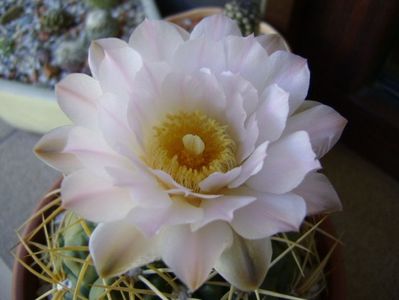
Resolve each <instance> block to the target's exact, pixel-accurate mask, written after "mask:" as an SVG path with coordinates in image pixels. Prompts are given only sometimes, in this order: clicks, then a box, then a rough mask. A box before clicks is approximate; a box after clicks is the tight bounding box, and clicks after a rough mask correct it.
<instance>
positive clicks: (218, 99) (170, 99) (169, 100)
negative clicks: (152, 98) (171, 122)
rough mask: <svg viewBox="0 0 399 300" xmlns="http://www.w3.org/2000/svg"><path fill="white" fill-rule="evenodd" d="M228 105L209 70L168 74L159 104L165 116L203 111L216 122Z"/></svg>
mask: <svg viewBox="0 0 399 300" xmlns="http://www.w3.org/2000/svg"><path fill="white" fill-rule="evenodd" d="M226 105H227V103H226V97H225V95H224V92H223V88H222V87H221V86H220V84H219V82H218V79H217V78H216V76H215V75H213V74H212V73H210V72H209V70H207V69H201V70H197V71H195V72H193V73H192V74H190V75H187V74H183V73H170V74H168V75H167V76H166V78H165V80H164V82H163V85H162V97H161V99H160V101H159V102H158V103H157V106H159V108H160V110H161V111H163V114H164V115H166V114H167V113H175V112H176V111H186V112H190V111H201V112H203V113H205V114H206V115H207V116H209V117H211V118H214V119H216V120H220V119H221V118H222V116H223V115H224V110H225V108H226ZM163 117H164V116H161V119H162V118H163Z"/></svg>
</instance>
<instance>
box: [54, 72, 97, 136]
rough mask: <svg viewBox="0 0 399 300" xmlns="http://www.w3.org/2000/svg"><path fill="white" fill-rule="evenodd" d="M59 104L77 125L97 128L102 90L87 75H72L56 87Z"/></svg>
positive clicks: (95, 81)
mask: <svg viewBox="0 0 399 300" xmlns="http://www.w3.org/2000/svg"><path fill="white" fill-rule="evenodd" d="M55 93H56V95H57V100H58V104H59V106H60V107H61V109H62V111H63V112H64V113H65V114H66V115H67V116H68V117H69V118H70V119H71V120H72V121H73V122H74V124H76V125H80V126H84V127H88V128H93V129H95V128H97V127H98V120H97V99H98V98H99V97H100V96H101V95H102V90H101V87H100V85H99V83H98V82H97V80H95V79H93V78H92V77H90V76H88V75H85V74H70V75H68V76H66V77H65V78H64V79H62V80H61V81H60V82H59V83H58V84H57V85H56V86H55Z"/></svg>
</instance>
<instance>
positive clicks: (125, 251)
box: [89, 220, 160, 278]
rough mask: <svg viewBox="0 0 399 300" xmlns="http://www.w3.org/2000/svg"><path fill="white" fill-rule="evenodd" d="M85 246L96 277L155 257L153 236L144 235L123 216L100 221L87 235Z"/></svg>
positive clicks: (117, 273) (128, 267)
mask: <svg viewBox="0 0 399 300" xmlns="http://www.w3.org/2000/svg"><path fill="white" fill-rule="evenodd" d="M89 249H90V254H91V257H92V258H93V261H94V265H95V267H96V270H97V273H98V274H99V275H100V277H103V278H109V277H112V276H117V275H120V274H122V273H124V272H127V271H128V270H130V269H133V268H137V267H141V266H143V265H145V264H148V263H151V262H153V261H155V260H157V259H159V257H160V254H159V250H158V249H159V247H158V242H157V239H156V238H147V237H145V236H144V235H143V234H142V233H141V232H140V231H139V230H137V228H136V227H135V226H134V225H132V224H131V223H129V222H127V221H126V220H122V221H117V222H112V223H103V224H100V225H98V226H97V227H96V229H95V230H94V232H93V234H92V235H91V237H90V241H89Z"/></svg>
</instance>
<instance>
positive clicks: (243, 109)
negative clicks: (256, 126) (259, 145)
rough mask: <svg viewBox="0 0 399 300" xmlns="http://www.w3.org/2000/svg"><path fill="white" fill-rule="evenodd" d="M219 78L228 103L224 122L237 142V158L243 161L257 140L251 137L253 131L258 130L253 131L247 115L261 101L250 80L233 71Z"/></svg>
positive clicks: (224, 73)
mask: <svg viewBox="0 0 399 300" xmlns="http://www.w3.org/2000/svg"><path fill="white" fill-rule="evenodd" d="M218 80H219V82H220V84H221V85H222V87H223V89H224V94H225V97H226V102H227V103H228V105H226V108H225V109H224V114H225V116H224V118H225V121H223V120H222V122H223V123H226V124H229V128H228V131H229V134H230V136H231V137H232V138H233V139H234V140H235V141H236V143H237V148H238V150H237V152H238V155H237V160H238V161H239V163H241V162H242V160H244V159H245V158H246V156H248V155H249V154H250V151H251V149H253V148H254V146H255V144H254V142H255V140H254V139H251V138H249V137H253V133H257V131H255V132H251V126H248V122H249V121H248V120H247V119H248V118H247V116H248V115H249V114H252V113H253V111H255V109H256V106H257V104H258V101H259V99H258V98H259V97H258V92H257V91H256V90H255V88H254V87H253V86H252V84H251V83H250V82H248V81H247V80H245V79H244V78H242V77H241V76H240V75H237V74H233V73H231V72H223V73H222V74H221V75H220V76H219V77H218ZM253 121H255V119H253V120H252V122H253Z"/></svg>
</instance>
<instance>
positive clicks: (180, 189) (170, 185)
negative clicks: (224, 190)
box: [150, 169, 220, 199]
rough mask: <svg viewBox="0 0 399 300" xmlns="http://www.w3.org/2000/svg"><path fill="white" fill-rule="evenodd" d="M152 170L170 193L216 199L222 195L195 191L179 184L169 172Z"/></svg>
mask: <svg viewBox="0 0 399 300" xmlns="http://www.w3.org/2000/svg"><path fill="white" fill-rule="evenodd" d="M150 172H151V173H152V174H154V175H155V176H156V177H157V179H158V180H160V181H161V182H162V183H163V184H164V185H165V187H166V189H167V190H166V192H167V193H168V194H170V195H184V196H185V197H187V198H201V199H214V198H218V197H220V195H217V194H214V195H212V194H201V193H195V192H193V191H192V190H190V189H188V188H186V187H185V186H183V185H181V184H179V183H177V182H176V180H174V179H173V178H172V176H170V175H169V174H168V173H166V172H164V171H162V170H154V169H150Z"/></svg>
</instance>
